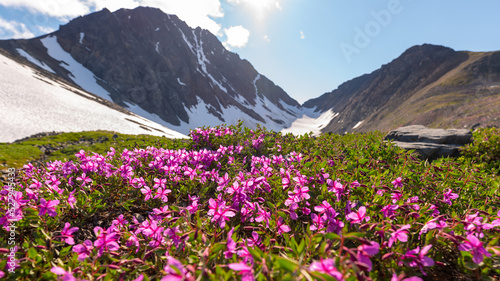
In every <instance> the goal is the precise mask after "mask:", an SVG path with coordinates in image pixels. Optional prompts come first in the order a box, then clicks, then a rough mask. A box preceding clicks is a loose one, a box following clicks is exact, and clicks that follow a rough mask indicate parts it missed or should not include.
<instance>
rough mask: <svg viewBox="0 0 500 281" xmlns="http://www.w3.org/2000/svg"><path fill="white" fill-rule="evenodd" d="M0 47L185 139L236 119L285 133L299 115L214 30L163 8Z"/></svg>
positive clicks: (107, 15)
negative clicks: (201, 129)
mask: <svg viewBox="0 0 500 281" xmlns="http://www.w3.org/2000/svg"><path fill="white" fill-rule="evenodd" d="M0 47H1V48H4V49H6V50H8V51H9V52H10V53H12V54H13V55H17V56H24V57H30V58H31V59H30V60H32V61H34V62H35V63H36V62H38V65H39V66H41V67H44V68H45V69H47V70H48V71H52V72H53V73H55V74H56V75H58V76H60V77H62V78H64V79H65V80H67V81H70V82H74V83H75V84H77V85H79V86H80V87H82V88H83V89H85V90H88V91H90V92H92V93H94V94H96V95H99V96H101V97H103V98H105V99H108V100H110V101H113V102H115V103H116V104H119V105H122V106H125V107H128V108H129V109H130V110H131V111H133V112H136V113H138V114H141V115H143V116H144V117H147V118H150V119H154V120H155V121H156V122H160V123H161V124H163V125H165V126H168V127H170V128H172V129H174V130H177V131H180V132H182V133H188V132H189V129H192V128H195V127H197V126H203V125H217V124H221V123H228V124H234V123H236V122H237V120H238V119H242V120H244V123H245V125H247V126H250V127H255V125H256V124H257V123H260V124H262V125H264V126H266V127H267V128H269V129H274V130H280V129H282V128H285V127H287V126H289V125H290V124H291V122H292V121H293V120H295V119H296V117H297V116H298V113H299V112H300V105H299V104H298V103H297V102H296V101H295V100H294V99H292V98H290V97H289V96H288V95H287V94H286V93H285V92H284V91H283V90H282V89H281V88H280V87H278V86H276V85H275V84H274V83H273V82H271V81H270V80H269V79H267V78H266V77H265V76H263V75H260V74H259V73H258V72H257V71H256V70H255V69H254V68H253V66H252V65H251V64H250V63H249V62H248V61H246V60H241V59H240V58H239V56H238V55H236V54H234V53H232V52H229V51H227V50H226V49H225V48H224V47H223V46H222V44H221V43H220V42H219V41H218V39H217V38H216V37H215V36H214V35H212V34H211V33H210V32H208V31H207V30H202V29H200V28H197V29H191V28H190V27H188V26H187V25H186V24H185V23H184V22H183V21H181V20H179V18H177V17H176V16H174V15H168V14H165V13H163V12H162V11H161V10H159V9H154V8H144V7H139V8H136V9H134V10H127V9H121V10H118V11H116V12H114V13H111V12H110V11H108V10H106V9H104V10H102V11H100V12H97V13H93V14H90V15H87V16H85V17H79V18H76V19H74V20H72V21H71V22H70V23H68V24H66V25H64V26H61V27H60V29H59V30H58V31H56V32H54V33H51V34H49V35H46V36H42V37H39V38H34V39H29V40H8V41H0Z"/></svg>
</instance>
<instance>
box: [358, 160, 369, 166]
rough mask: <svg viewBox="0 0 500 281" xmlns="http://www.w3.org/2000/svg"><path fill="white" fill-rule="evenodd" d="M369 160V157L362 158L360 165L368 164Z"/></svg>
mask: <svg viewBox="0 0 500 281" xmlns="http://www.w3.org/2000/svg"><path fill="white" fill-rule="evenodd" d="M369 161H370V160H369V159H360V160H359V161H358V162H359V164H360V165H364V164H366V163H367V162H369Z"/></svg>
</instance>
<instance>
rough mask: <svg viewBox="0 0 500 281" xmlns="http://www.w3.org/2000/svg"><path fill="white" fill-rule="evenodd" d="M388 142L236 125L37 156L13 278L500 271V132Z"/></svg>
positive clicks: (17, 230) (8, 215)
mask: <svg viewBox="0 0 500 281" xmlns="http://www.w3.org/2000/svg"><path fill="white" fill-rule="evenodd" d="M382 139H383V134H381V133H367V134H347V135H344V136H340V135H334V134H324V135H321V136H318V137H313V136H311V135H304V136H300V137H295V136H293V135H290V134H289V135H283V134H281V133H275V132H272V131H267V130H265V129H263V128H258V129H256V130H249V129H247V128H243V127H242V126H241V125H238V126H228V127H226V126H223V127H216V128H199V129H196V130H193V131H191V133H190V139H189V140H185V141H181V140H178V141H176V142H175V143H174V142H165V144H164V145H163V144H162V143H161V141H159V142H157V145H155V146H152V145H148V146H140V145H138V146H137V147H129V148H125V149H120V150H117V149H115V148H113V147H109V149H107V151H106V152H105V153H101V154H99V153H97V152H92V151H86V150H80V151H78V152H76V153H74V154H73V155H72V157H71V158H70V159H69V158H68V159H60V160H52V161H49V162H47V163H45V164H43V165H36V164H35V165H33V164H26V165H24V167H23V168H22V169H18V170H17V171H16V173H15V176H13V177H12V178H14V179H15V184H14V185H10V186H4V188H3V190H2V191H1V193H0V196H1V197H0V225H1V226H2V230H0V247H1V248H0V252H1V253H2V254H1V256H0V257H1V260H0V277H2V278H5V279H6V280H136V281H140V280H163V281H167V280H169V281H170V280H193V281H195V280H392V281H397V280H399V281H400V280H406V281H417V280H437V279H439V280H498V278H500V244H499V239H500V234H499V233H500V201H499V192H498V190H499V185H500V179H499V173H498V163H496V161H497V160H498V150H499V148H498V140H499V139H500V137H499V133H498V130H484V131H480V132H479V133H475V135H474V143H473V144H471V145H469V146H468V147H466V148H465V149H464V150H463V153H462V156H461V157H460V158H447V159H439V160H436V161H433V162H428V161H422V160H419V159H418V157H416V155H415V154H413V153H412V152H411V151H410V152H406V151H404V150H402V149H400V148H398V147H396V146H394V145H393V144H392V143H390V142H384V141H383V140H382ZM485 139H486V140H485ZM478 142H480V143H478ZM488 143H491V146H488V145H487V144H488ZM174 144H175V145H174ZM495 145H496V147H495ZM491 147H493V148H491ZM495 149H496V150H495ZM495 153H496V154H495ZM485 155H488V157H486V156H485ZM483 156H484V157H483ZM11 233H14V236H13V237H14V239H11V240H9V237H10V236H11ZM10 241H14V243H11V244H9V242H10ZM12 245H15V246H12ZM11 246H12V247H11Z"/></svg>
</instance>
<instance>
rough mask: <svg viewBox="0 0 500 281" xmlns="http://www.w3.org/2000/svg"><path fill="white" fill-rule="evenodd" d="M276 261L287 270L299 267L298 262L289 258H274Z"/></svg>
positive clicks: (291, 270)
mask: <svg viewBox="0 0 500 281" xmlns="http://www.w3.org/2000/svg"><path fill="white" fill-rule="evenodd" d="M276 263H277V264H278V265H279V266H280V267H281V268H283V269H285V270H286V271H288V272H292V273H293V272H295V271H296V270H297V268H298V267H299V264H298V262H296V261H292V260H290V259H284V258H278V259H276Z"/></svg>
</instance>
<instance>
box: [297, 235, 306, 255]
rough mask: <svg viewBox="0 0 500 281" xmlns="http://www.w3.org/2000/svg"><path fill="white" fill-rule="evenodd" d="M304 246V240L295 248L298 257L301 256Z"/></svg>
mask: <svg viewBox="0 0 500 281" xmlns="http://www.w3.org/2000/svg"><path fill="white" fill-rule="evenodd" d="M305 246H306V243H305V239H302V241H300V244H299V245H298V246H297V252H298V254H299V255H300V254H302V252H303V251H304V247H305Z"/></svg>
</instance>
